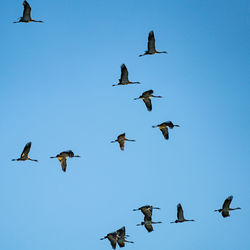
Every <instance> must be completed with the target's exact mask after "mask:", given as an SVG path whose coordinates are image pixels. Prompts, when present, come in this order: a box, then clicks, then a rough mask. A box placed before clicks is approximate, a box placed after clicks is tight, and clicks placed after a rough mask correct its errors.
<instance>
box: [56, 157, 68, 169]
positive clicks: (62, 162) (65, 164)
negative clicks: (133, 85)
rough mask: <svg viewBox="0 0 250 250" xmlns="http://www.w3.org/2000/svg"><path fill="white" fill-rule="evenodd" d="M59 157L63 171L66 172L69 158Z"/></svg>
mask: <svg viewBox="0 0 250 250" xmlns="http://www.w3.org/2000/svg"><path fill="white" fill-rule="evenodd" d="M57 159H58V160H59V161H60V163H61V166H62V170H63V172H66V168H67V158H66V157H57Z"/></svg>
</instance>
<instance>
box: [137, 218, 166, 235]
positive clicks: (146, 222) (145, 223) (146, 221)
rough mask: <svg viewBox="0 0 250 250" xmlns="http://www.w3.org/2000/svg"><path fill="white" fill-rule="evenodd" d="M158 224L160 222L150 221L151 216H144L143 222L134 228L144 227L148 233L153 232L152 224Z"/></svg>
mask: <svg viewBox="0 0 250 250" xmlns="http://www.w3.org/2000/svg"><path fill="white" fill-rule="evenodd" d="M159 223H162V222H161V221H157V222H154V221H152V217H151V216H147V215H145V216H144V221H142V222H141V223H140V224H137V225H136V226H144V227H145V228H146V229H147V231H148V232H149V233H150V232H152V231H154V228H153V224H159Z"/></svg>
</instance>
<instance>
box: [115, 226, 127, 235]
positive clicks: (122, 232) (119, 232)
mask: <svg viewBox="0 0 250 250" xmlns="http://www.w3.org/2000/svg"><path fill="white" fill-rule="evenodd" d="M116 234H117V235H118V236H119V237H125V234H126V229H125V227H122V228H120V229H118V230H117V231H116Z"/></svg>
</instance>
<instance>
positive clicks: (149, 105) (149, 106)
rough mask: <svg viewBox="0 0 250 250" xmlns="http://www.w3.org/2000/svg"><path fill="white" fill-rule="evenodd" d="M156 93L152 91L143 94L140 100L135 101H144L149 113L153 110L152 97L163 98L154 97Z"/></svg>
mask: <svg viewBox="0 0 250 250" xmlns="http://www.w3.org/2000/svg"><path fill="white" fill-rule="evenodd" d="M153 93H154V91H153V90H152V89H150V90H147V91H145V92H143V93H142V95H141V96H139V97H138V98H134V100H138V99H142V100H143V101H144V103H145V105H146V107H147V110H148V111H151V110H152V103H151V97H156V98H162V96H155V95H153Z"/></svg>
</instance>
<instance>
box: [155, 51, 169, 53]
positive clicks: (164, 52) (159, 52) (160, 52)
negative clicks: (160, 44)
mask: <svg viewBox="0 0 250 250" xmlns="http://www.w3.org/2000/svg"><path fill="white" fill-rule="evenodd" d="M156 53H158V54H163V53H164V54H167V53H168V52H167V51H156Z"/></svg>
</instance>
